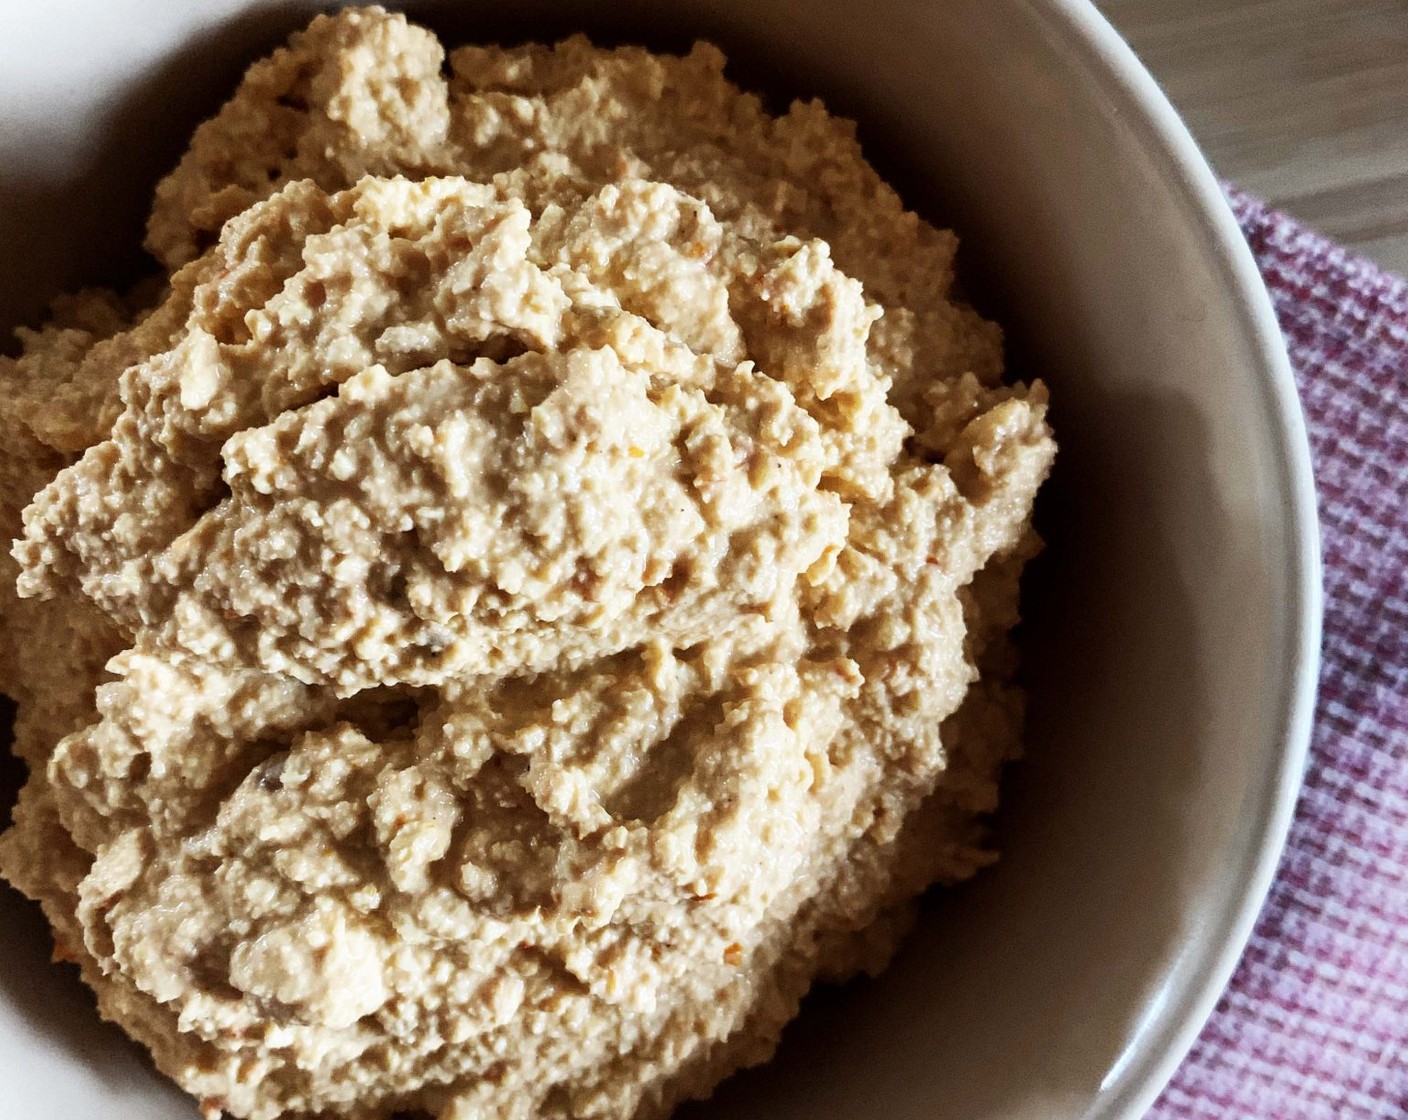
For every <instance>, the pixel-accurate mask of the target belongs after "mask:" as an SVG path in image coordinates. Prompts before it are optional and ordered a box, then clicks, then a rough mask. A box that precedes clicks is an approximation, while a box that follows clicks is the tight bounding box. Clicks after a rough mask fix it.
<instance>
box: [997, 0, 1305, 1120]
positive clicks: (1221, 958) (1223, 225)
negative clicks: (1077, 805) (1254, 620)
mask: <svg viewBox="0 0 1408 1120" xmlns="http://www.w3.org/2000/svg"><path fill="white" fill-rule="evenodd" d="M1022 3H1023V5H1024V6H1025V7H1027V8H1028V9H1029V11H1030V12H1031V14H1032V16H1033V17H1034V19H1035V20H1036V21H1037V22H1038V24H1039V25H1041V26H1042V27H1043V30H1044V31H1045V32H1046V34H1048V35H1049V36H1050V37H1051V41H1052V42H1053V43H1054V44H1055V45H1056V46H1057V48H1058V49H1060V50H1062V51H1063V52H1065V53H1067V54H1068V55H1069V56H1070V57H1072V58H1074V59H1075V60H1076V62H1077V64H1078V65H1079V66H1080V67H1081V68H1082V69H1083V70H1084V71H1085V72H1086V73H1088V74H1089V75H1091V76H1092V77H1093V79H1094V80H1095V82H1096V83H1097V85H1098V86H1099V88H1100V91H1101V93H1102V94H1103V95H1104V96H1105V98H1106V99H1107V101H1108V103H1109V104H1110V105H1111V106H1112V109H1113V111H1114V112H1115V113H1117V114H1119V115H1120V116H1121V117H1123V118H1124V120H1125V122H1126V123H1127V125H1128V126H1129V127H1130V129H1131V131H1132V132H1133V134H1134V136H1135V138H1136V140H1137V141H1138V142H1139V143H1140V144H1141V145H1142V146H1143V147H1144V148H1145V149H1146V150H1148V151H1149V152H1150V153H1151V154H1152V155H1155V156H1157V157H1158V158H1160V159H1161V160H1162V161H1163V162H1164V163H1165V165H1166V166H1167V169H1168V172H1169V175H1170V179H1171V186H1172V187H1173V189H1174V190H1175V192H1176V193H1177V194H1178V195H1179V196H1181V198H1182V200H1183V201H1184V202H1185V203H1187V204H1188V206H1189V208H1190V210H1192V211H1193V212H1194V213H1196V214H1197V216H1198V218H1199V219H1200V222H1199V224H1198V227H1197V233H1198V235H1199V236H1200V237H1201V239H1202V240H1203V242H1204V245H1205V247H1206V249H1207V251H1208V254H1209V256H1210V257H1212V258H1215V259H1216V261H1217V264H1218V267H1219V269H1220V271H1221V273H1222V276H1223V279H1224V280H1225V282H1226V284H1227V288H1228V290H1229V291H1230V292H1231V293H1232V294H1233V296H1234V300H1235V304H1234V307H1233V308H1232V310H1233V311H1234V313H1235V315H1236V316H1237V318H1238V319H1239V320H1240V324H1241V330H1242V333H1243V334H1244V335H1245V336H1246V337H1247V339H1248V341H1249V343H1250V347H1251V349H1252V350H1253V351H1254V353H1255V354H1256V356H1257V358H1258V361H1257V362H1256V364H1255V365H1254V366H1253V367H1252V368H1250V369H1248V371H1247V372H1248V374H1249V376H1250V378H1251V380H1252V382H1253V384H1254V385H1255V386H1256V388H1257V389H1258V390H1259V392H1260V395H1261V404H1262V407H1263V408H1264V409H1265V411H1266V414H1267V416H1268V417H1269V419H1270V427H1271V433H1270V434H1271V437H1272V439H1273V444H1272V453H1273V455H1274V457H1275V471H1276V476H1277V482H1278V484H1279V489H1280V491H1281V496H1282V500H1283V503H1284V504H1283V511H1284V517H1283V520H1282V525H1281V527H1280V530H1281V532H1282V534H1283V536H1284V538H1285V539H1284V545H1285V556H1286V561H1287V568H1286V584H1287V587H1288V589H1289V590H1290V592H1291V594H1290V595H1289V597H1288V601H1286V602H1284V603H1281V604H1278V605H1277V607H1278V609H1279V611H1280V612H1281V614H1280V618H1279V619H1276V618H1275V617H1274V616H1273V622H1279V628H1280V631H1281V648H1280V649H1279V650H1274V651H1273V653H1272V656H1273V659H1275V660H1273V668H1277V667H1279V669H1280V672H1279V673H1277V674H1276V679H1277V680H1278V681H1279V682H1280V691H1279V694H1278V695H1276V696H1275V697H1273V698H1272V703H1271V710H1272V711H1273V713H1274V720H1275V723H1276V738H1277V739H1278V740H1279V742H1280V744H1281V750H1280V752H1279V753H1278V755H1277V756H1276V758H1275V760H1274V765H1273V767H1272V769H1271V771H1270V773H1268V774H1267V775H1266V781H1265V782H1264V784H1263V785H1262V787H1261V788H1262V790H1263V793H1262V795H1261V796H1260V798H1259V804H1257V805H1256V806H1255V807H1254V812H1253V814H1252V817H1253V819H1252V821H1251V823H1250V824H1249V826H1248V835H1249V838H1250V841H1251V842H1250V843H1249V844H1248V845H1247V846H1246V848H1245V850H1244V852H1243V853H1239V854H1238V856H1237V857H1236V862H1237V863H1240V864H1241V866H1240V867H1239V868H1238V876H1237V877H1238V878H1239V879H1240V881H1241V882H1242V883H1243V884H1244V887H1243V890H1242V891H1241V892H1240V893H1238V894H1235V895H1233V897H1232V898H1231V899H1230V901H1229V902H1228V903H1227V904H1226V905H1225V906H1224V907H1223V909H1222V912H1221V913H1220V914H1219V915H1218V916H1217V919H1216V920H1215V921H1213V922H1211V923H1209V926H1208V929H1207V932H1206V934H1205V935H1204V936H1201V937H1199V938H1198V940H1197V943H1196V944H1192V943H1190V945H1189V953H1190V959H1189V960H1188V961H1187V963H1186V964H1184V965H1183V967H1184V968H1185V969H1187V970H1188V971H1187V972H1186V975H1188V976H1189V977H1190V979H1189V981H1188V982H1187V983H1186V984H1185V985H1184V986H1183V990H1182V991H1181V992H1179V993H1177V998H1160V997H1158V996H1156V997H1155V998H1154V999H1153V1000H1152V1001H1151V1008H1150V1011H1149V1013H1148V1014H1147V1015H1146V1016H1145V1017H1144V1019H1143V1021H1141V1023H1140V1024H1139V1026H1138V1027H1137V1029H1136V1030H1135V1032H1134V1035H1133V1037H1132V1039H1131V1041H1130V1042H1129V1043H1128V1045H1127V1046H1126V1047H1125V1048H1124V1050H1123V1052H1122V1053H1121V1055H1120V1057H1119V1059H1118V1060H1117V1061H1116V1063H1115V1064H1114V1066H1113V1067H1112V1068H1111V1069H1110V1071H1109V1072H1108V1073H1107V1075H1106V1076H1105V1078H1104V1080H1103V1082H1102V1083H1101V1086H1100V1092H1099V1094H1098V1096H1097V1098H1096V1100H1095V1102H1094V1104H1093V1107H1092V1108H1091V1109H1090V1111H1089V1112H1088V1114H1087V1116H1088V1120H1138V1118H1139V1117H1142V1116H1143V1115H1144V1114H1145V1113H1146V1112H1147V1111H1148V1109H1149V1108H1150V1106H1152V1105H1153V1103H1154V1101H1155V1100H1156V1099H1157V1098H1158V1096H1159V1094H1160V1093H1161V1092H1162V1091H1163V1089H1164V1088H1165V1087H1166V1086H1167V1084H1168V1082H1169V1081H1170V1080H1171V1079H1172V1077H1173V1074H1174V1072H1175V1071H1176V1069H1177V1068H1178V1066H1179V1065H1180V1064H1181V1062H1182V1061H1183V1059H1184V1058H1185V1057H1186V1056H1187V1054H1188V1052H1189V1050H1191V1049H1192V1046H1193V1043H1194V1042H1195V1041H1196V1039H1197V1037H1198V1034H1199V1033H1200V1032H1201V1030H1202V1028H1203V1026H1204V1025H1205V1024H1206V1022H1207V1020H1208V1018H1209V1017H1210V1016H1211V1014H1212V1011H1213V1009H1214V1007H1215V1006H1216V1004H1217V1001H1218V999H1219V997H1220V996H1221V994H1222V992H1223V990H1224V989H1225V988H1226V986H1227V983H1228V981H1229V980H1230V979H1231V978H1232V973H1233V971H1234V970H1235V968H1236V966H1237V963H1238V962H1239V961H1240V959H1241V957H1242V953H1243V951H1244V949H1245V948H1246V945H1247V942H1248V941H1249V940H1250V938H1251V934H1252V931H1253V929H1254V927H1255V924H1256V920H1257V917H1258V916H1259V914H1260V913H1261V909H1262V906H1263V904H1264V903H1265V901H1266V898H1267V895H1268V894H1269V892H1270V890H1271V886H1272V883H1273V880H1274V878H1275V874H1276V870H1277V868H1278V866H1279V864H1280V859H1281V855H1282V852H1283V850H1284V848H1285V845H1286V840H1287V838H1288V835H1289V833H1290V828H1291V824H1292V820H1293V815H1294V811H1295V807H1296V804H1297V801H1298V799H1299V795H1300V788H1301V782H1302V779H1303V777H1304V773H1305V768H1306V763H1307V761H1308V759H1309V754H1310V737H1311V730H1312V726H1313V717H1314V711H1315V700H1316V688H1317V682H1318V678H1319V662H1320V638H1321V619H1322V610H1323V603H1322V583H1321V556H1320V531H1319V520H1318V516H1317V512H1316V498H1315V482H1314V476H1313V473H1312V469H1311V455H1310V441H1309V436H1308V433H1307V429H1306V425H1305V416H1304V413H1303V411H1302V409H1301V403H1300V395H1299V392H1298V391H1297V389H1296V383H1295V378H1294V375H1293V373H1292V370H1291V363H1290V356H1289V354H1288V353H1287V350H1286V344H1285V339H1284V337H1283V336H1282V333H1281V328H1280V324H1279V323H1278V321H1277V319H1276V312H1275V310H1274V308H1273V306H1272V303H1271V296H1270V293H1269V292H1268V291H1267V289H1266V284H1265V282H1264V281H1263V279H1262V276H1261V272H1260V270H1259V269H1258V268H1257V265H1256V261H1255V259H1254V258H1253V256H1252V252H1251V248H1250V246H1249V245H1248V244H1247V242H1246V239H1245V238H1244V237H1243V236H1242V232H1241V229H1240V227H1239V226H1238V224H1237V220H1236V218H1235V217H1234V215H1233V213H1232V209H1231V207H1230V206H1229V204H1228V201H1227V198H1226V195H1225V194H1224V193H1223V191H1222V188H1221V187H1220V186H1219V184H1218V180H1217V178H1216V177H1215V176H1214V174H1213V172H1212V169H1211V167H1210V166H1209V165H1208V162H1207V159H1206V157H1205V156H1204V155H1203V153H1202V151H1201V150H1200V149H1199V147H1198V145H1197V142H1196V141H1195V140H1194V139H1193V136H1192V133H1191V132H1190V131H1189V130H1188V126H1187V125H1186V124H1185V123H1184V121H1183V119H1182V118H1181V117H1180V116H1179V114H1178V112H1177V110H1175V109H1174V107H1173V105H1172V103H1171V102H1170V101H1169V99H1168V97H1167V95H1166V94H1165V93H1164V91H1163V90H1162V89H1161V88H1160V86H1159V85H1158V83H1157V81H1155V79H1154V77H1153V75H1152V74H1150V73H1149V71H1148V70H1147V69H1146V68H1145V67H1144V64H1143V63H1142V62H1141V61H1140V60H1139V58H1138V56H1137V55H1136V54H1135V53H1134V51H1133V49H1132V48H1131V47H1130V46H1129V44H1128V43H1127V42H1126V41H1125V40H1124V38H1123V37H1122V36H1121V35H1120V34H1119V32H1118V31H1116V30H1115V28H1114V27H1113V26H1112V25H1111V23H1110V22H1109V20H1108V19H1106V18H1105V16H1104V15H1103V14H1102V13H1101V12H1100V11H1099V10H1098V9H1097V8H1096V6H1095V4H1094V2H1093V0H1022ZM1278 663H1279V664H1278Z"/></svg>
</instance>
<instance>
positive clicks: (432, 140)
mask: <svg viewBox="0 0 1408 1120" xmlns="http://www.w3.org/2000/svg"><path fill="white" fill-rule="evenodd" d="M722 67H723V58H722V57H721V55H720V54H719V53H718V51H716V50H715V49H713V48H711V47H708V46H698V47H696V48H695V49H694V50H693V51H692V52H691V53H690V54H689V55H687V56H685V57H682V58H674V57H665V56H659V55H653V54H650V53H647V52H645V51H643V50H638V49H632V48H626V49H621V50H611V51H607V50H599V49H597V48H594V47H592V46H591V45H590V44H588V43H587V42H586V41H584V40H582V39H580V38H578V39H570V40H568V41H566V42H564V43H561V44H559V45H557V46H553V47H543V46H525V47H519V48H512V49H499V48H489V47H465V48H461V49H460V50H458V51H455V52H453V53H452V54H451V55H450V57H449V59H448V65H446V59H445V58H444V55H443V51H442V49H441V46H440V44H439V43H438V42H437V41H436V39H435V38H434V37H433V36H432V35H431V34H429V33H428V32H426V31H424V30H421V29H420V28H417V27H415V26H413V25H410V24H408V23H407V22H406V21H405V20H404V19H403V18H402V17H400V16H397V15H390V14H387V13H386V12H384V11H381V10H380V9H376V8H364V9H357V10H349V11H346V12H343V13H341V14H338V15H335V16H324V17H319V18H318V19H317V20H315V21H314V22H313V24H312V25H311V26H310V27H309V28H308V29H307V30H306V31H304V32H302V33H300V34H298V35H295V36H294V37H293V39H292V40H291V41H290V43H289V45H288V46H287V47H285V48H284V49H282V50H279V51H277V52H276V53H275V54H274V55H273V56H271V57H270V58H268V59H266V60H264V61H262V62H259V63H256V64H255V65H254V66H253V67H252V68H251V70H250V71H249V73H248V75H247V76H246V78H245V79H244V81H243V83H242V84H241V86H240V87H239V89H238V91H237V92H236V94H235V96H234V98H233V100H231V101H230V102H229V104H227V105H226V106H225V107H224V109H222V110H221V111H220V113H219V114H218V115H217V116H216V117H215V118H213V119H212V120H210V121H208V122H207V123H205V124H203V125H202V126H201V127H200V128H199V129H198V130H197V131H196V133H195V136H194V138H193V141H192V144H191V147H190V150H189V152H188V153H187V154H186V156H185V157H184V159H183V160H182V161H181V163H180V165H179V166H178V167H177V168H176V170H175V171H174V172H173V173H172V174H171V175H170V176H169V177H168V178H167V179H166V180H165V181H163V182H162V183H161V185H160V187H159V188H158V190H157V195H156V201H155V205H154V208H153V211H152V215H151V220H150V224H149V237H148V246H149V248H150V249H151V251H152V252H153V253H154V255H155V256H156V257H157V258H158V259H159V260H160V261H161V262H162V264H163V265H164V266H165V268H166V269H167V270H168V276H167V279H166V282H165V284H164V286H163V287H162V288H161V289H160V291H152V292H148V293H146V294H145V295H144V296H142V295H139V296H137V297H133V298H119V297H117V296H113V295H111V294H104V293H93V292H88V293H82V294H80V295H77V296H74V297H70V298H67V299H64V300H62V301H60V303H59V304H57V305H56V308H55V313H54V317H53V320H52V322H50V323H49V324H48V325H47V326H45V327H44V328H42V329H41V330H38V331H31V332H22V344H23V353H22V355H21V356H20V357H19V358H17V359H13V360H11V359H3V360H0V381H3V386H2V387H0V429H2V430H3V432H4V440H3V450H0V518H3V522H4V527H5V530H6V531H7V532H8V534H9V536H10V537H12V538H15V542H16V543H15V546H14V550H13V556H12V557H7V558H6V559H5V561H4V564H5V568H4V571H3V572H2V573H0V576H2V577H3V578H0V594H3V596H4V601H3V603H0V615H3V635H0V684H3V687H4V688H5V690H6V691H7V692H9V693H10V694H11V695H12V696H14V697H15V698H16V699H17V701H18V703H19V717H18V723H17V727H16V746H17V750H18V752H19V754H20V755H21V756H22V757H23V758H24V760H25V761H26V762H27V763H28V765H29V768H30V773H31V777H30V780H29V784H28V785H27V786H26V787H25V789H24V791H23V793H22V795H21V799H20V802H19V805H18V808H17V811H16V815H15V824H14V827H13V828H12V829H11V830H10V831H9V832H8V833H7V834H6V835H5V837H4V838H3V841H0V869H3V872H4V874H5V876H6V877H7V878H8V879H9V880H10V881H11V882H13V883H14V884H16V885H17V886H18V887H20V889H22V890H23V891H25V892H26V893H27V894H29V895H31V896H32V897H34V898H36V899H38V900H39V901H40V902H41V903H42V904H43V907H44V909H45V912H46V914H47V915H48V917H49V919H50V921H51V922H52V924H53V926H54V930H55V939H56V945H57V951H56V955H57V956H59V957H60V958H62V959H65V960H72V961H76V962H77V964H78V965H79V966H80V968H81V969H82V973H83V976H84V978H85V980H86V981H87V982H88V984H89V985H91V986H92V988H93V989H94V991H95V992H96V993H97V996H98V1001H99V1007H100V1009H101V1011H102V1013H103V1015H104V1016H106V1017H107V1018H109V1019H112V1020H114V1021H116V1022H117V1023H119V1024H120V1025H121V1026H122V1027H123V1028H124V1029H125V1030H126V1031H127V1032H128V1033H130V1034H131V1035H132V1036H133V1037H135V1038H137V1039H138V1040H139V1041H141V1042H142V1043H143V1044H144V1045H145V1046H147V1047H148V1048H149V1049H150V1050H151V1052H152V1055H153V1057H154V1059H155V1061H156V1064H157V1066H158V1067H159V1068H160V1069H161V1070H163V1071H164V1072H165V1073H167V1074H168V1075H169V1076H171V1077H172V1078H174V1079H175V1080H176V1081H177V1082H179V1083H180V1084H181V1085H182V1086H183V1087H184V1088H185V1089H187V1090H188V1091H189V1092H191V1093H192V1094H194V1095H195V1096H196V1097H197V1098H198V1099H199V1100H200V1101H201V1103H202V1107H203V1109H204V1111H205V1113H206V1115H207V1116H209V1117H217V1116H219V1115H220V1114H221V1113H222V1112H226V1113H228V1114H229V1115H231V1116H236V1117H245V1118H249V1120H273V1118H275V1117H283V1116H314V1115H316V1116H326V1117H334V1116H335V1117H347V1118H367V1120H372V1118H376V1120H383V1118H387V1117H390V1116H392V1115H393V1114H400V1113H403V1112H410V1113H423V1114H429V1115H431V1116H434V1117H438V1118H440V1120H481V1118H482V1120H488V1118H491V1117H492V1118H509V1120H513V1118H520V1120H528V1118H530V1117H543V1118H567V1117H577V1118H586V1117H599V1118H602V1120H606V1118H612V1120H624V1118H632V1117H653V1116H661V1115H663V1114H664V1113H666V1112H668V1111H669V1110H670V1109H671V1108H672V1107H673V1106H674V1105H675V1104H676V1103H677V1102H679V1101H681V1100H683V1099H686V1098H689V1097H700V1096H705V1095H707V1094H708V1093H709V1091H710V1090H711V1088H712V1087H713V1086H714V1085H715V1084H716V1083H717V1082H718V1081H719V1080H720V1079H721V1078H723V1077H724V1076H726V1075H727V1074H728V1073H729V1072H731V1071H733V1070H735V1069H737V1068H739V1067H742V1066H745V1065H750V1064H754V1063H757V1062H760V1061H763V1060H765V1059H766V1058H767V1057H768V1056H769V1054H770V1053H771V1052H772V1049H773V1048H774V1046H775V1044H776V1041H777V1039H778V1036H779V1033H780V1031H781V1030H782V1028H783V1026H784V1024H786V1023H787V1021H788V1020H789V1019H790V1018H791V1017H792V1016H793V1015H794V1014H795V1012H796V1010H797V1006H798V1001H799V1000H800V999H801V997H802V995H803V994H804V993H805V992H806V991H807V989H808V988H809V986H810V985H811V984H812V983H813V982H814V981H815V980H817V979H825V980H839V979H842V978H845V977H847V976H850V975H853V974H855V973H856V972H858V971H862V970H865V971H872V972H873V971H875V970H877V969H879V968H881V967H883V965H884V963H885V962H886V960H887V958H888V956H889V954H890V953H891V951H892V949H893V947H894V945H895V942H896V939H897V938H898V937H899V936H900V934H901V933H902V932H903V930H904V928H905V925H906V922H907V920H908V914H909V907H910V904H911V901H912V899H913V898H914V897H915V896H916V895H917V894H918V893H919V892H921V891H922V890H923V889H924V888H925V887H926V886H928V885H929V884H931V883H934V882H940V883H951V882H954V881H957V880H961V879H963V878H966V877H967V876H969V875H971V874H973V872H974V871H975V870H977V869H978V868H980V867H982V866H983V865H985V864H986V863H988V862H989V861H990V860H991V859H992V858H993V857H992V855H991V854H990V852H989V851H988V849H987V847H986V844H985V836H984V828H983V824H982V815H983V814H984V813H986V812H988V811H990V810H991V809H992V808H993V807H994V804H995V798H996V782H997V777H998V771H999V769H1000V766H1001V763H1002V762H1003V760H1004V759H1007V758H1009V757H1011V756H1012V755H1013V754H1014V753H1015V751H1016V749H1017V738H1018V730H1019V723H1020V709H1021V701H1020V695H1019V693H1018V692H1017V691H1016V690H1015V689H1014V688H1013V687H1012V686H1011V684H1010V683H1009V680H1010V676H1011V672H1012V669H1013V656H1012V651H1011V648H1010V645H1009V643H1008V639H1007V632H1008V630H1009V629H1010V627H1011V626H1012V625H1013V623H1014V622H1015V621H1016V604H1017V577H1018V574H1019V571H1020V568H1021V566H1022V564H1023V562H1024V561H1025V560H1026V559H1027V558H1028V557H1029V556H1030V555H1031V554H1032V553H1033V552H1034V550H1035V547H1036V542H1035V537H1034V536H1033V534H1032V531H1031V528H1030V511H1031V506H1032V501H1033V498H1034V496H1035V494H1036V491H1037V488H1038V486H1039V485H1040V483H1041V482H1042V480H1043V478H1044V477H1045V475H1046V473H1047V470H1048V468H1049V466H1050V463H1051V460H1052V455H1053V452H1054V445H1053V442H1052V439H1051V436H1050V432H1049V430H1048V428H1047V425H1046V422H1045V412H1046V394H1045V391H1044V389H1043V388H1042V387H1041V386H1040V384H1033V385H1030V386H1024V385H1006V384H1003V383H1002V381H1001V354H1000V336H999V332H998V331H997V329H996V328H995V327H994V326H992V325H991V324H988V323H986V322H984V321H983V320H982V319H980V318H979V317H977V316H976V315H975V314H974V313H973V312H972V311H971V310H969V309H968V308H966V307H965V306H964V305H962V304H961V303H959V302H956V301H955V299H954V297H953V294H952V291H951V284H952V258H953V252H954V248H955V241H954V238H953V237H952V236H951V235H950V234H947V233H943V232H940V231H938V230H935V229H934V228H932V227H931V226H929V225H927V224H925V223H924V222H923V221H921V220H920V219H919V218H917V217H916V216H915V215H914V214H912V213H910V212H908V211H906V210H905V209H904V208H903V206H902V205H901V203H900V201H899V199H898V198H897V197H896V195H895V193H894V192H893V191H892V190H891V189H890V188H889V187H887V186H886V185H885V184H884V183H883V182H882V181H881V180H880V179H879V178H878V177H877V176H876V174H875V172H874V171H873V170H872V169H871V168H870V166H869V165H868V164H867V163H866V162H865V161H864V159H863V158H862V156H861V154H860V151H859V149H858V147H857V144H856V141H855V138H854V133H853V129H852V126H851V125H850V124H849V123H847V122H845V121H841V120H837V119H835V118H833V117H831V116H829V115H828V114H827V113H826V112H825V110H824V109H823V108H822V107H821V105H819V104H818V103H815V102H811V103H798V104H796V105H794V106H793V107H792V109H791V110H790V111H789V112H788V113H787V114H786V115H784V116H782V117H777V118H774V117H772V116H770V115H768V114H767V113H766V112H765V111H764V110H763V108H762V107H761V105H760V103H759V101H758V100H757V99H756V98H754V97H752V96H750V95H748V94H744V93H741V92H740V91H739V90H737V89H736V88H735V87H734V86H732V85H731V84H730V83H729V82H728V81H727V80H725V78H724V77H723V76H722Z"/></svg>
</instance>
